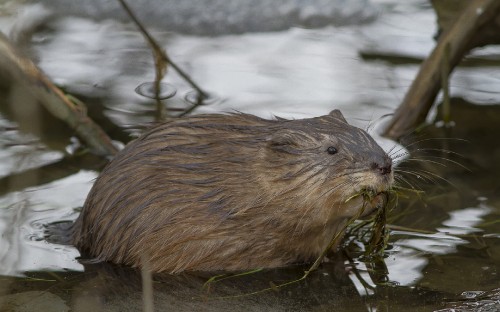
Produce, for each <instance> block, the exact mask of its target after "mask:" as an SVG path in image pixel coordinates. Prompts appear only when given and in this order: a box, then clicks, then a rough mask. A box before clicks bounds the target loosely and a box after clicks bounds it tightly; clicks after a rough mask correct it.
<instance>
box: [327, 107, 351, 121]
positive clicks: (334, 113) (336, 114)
mask: <svg viewBox="0 0 500 312" xmlns="http://www.w3.org/2000/svg"><path fill="white" fill-rule="evenodd" d="M328 115H330V116H333V117H335V118H337V119H338V120H340V121H343V122H345V123H347V120H345V118H344V115H342V113H341V112H340V110H338V109H334V110H332V111H331V112H330V113H329V114H328Z"/></svg>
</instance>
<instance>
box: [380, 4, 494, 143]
mask: <svg viewBox="0 0 500 312" xmlns="http://www.w3.org/2000/svg"><path fill="white" fill-rule="evenodd" d="M499 14H500V1H498V0H476V1H470V4H469V5H468V6H467V8H466V9H465V10H464V11H463V12H462V14H461V15H460V17H459V18H458V19H456V21H455V23H454V24H453V26H451V27H450V28H449V29H448V30H447V31H445V32H444V33H443V34H441V36H440V37H439V41H438V43H437V45H436V47H435V48H434V50H433V51H432V53H431V55H430V56H429V57H428V58H427V59H426V60H425V61H424V62H423V63H422V66H421V67H420V71H419V73H418V75H417V77H416V78H415V80H414V81H413V83H412V85H411V87H410V89H409V90H408V92H407V93H406V96H405V98H404V100H403V103H401V105H400V106H399V107H398V109H397V110H396V112H395V114H394V116H393V118H392V120H391V121H390V123H389V125H388V127H387V129H386V130H385V136H387V137H389V138H392V139H399V138H401V137H402V136H404V135H406V134H407V133H409V132H411V131H412V130H413V129H415V128H416V127H417V126H418V125H419V124H421V123H423V122H424V121H425V118H426V116H427V113H428V112H429V110H430V108H431V107H432V104H433V102H434V99H435V98H436V96H437V94H438V92H439V90H440V88H441V76H442V74H443V68H446V70H447V72H448V74H449V73H450V72H451V71H452V70H453V68H454V67H455V66H456V65H457V64H458V63H459V62H460V60H461V59H462V57H463V56H464V55H465V53H467V51H469V49H471V48H472V47H474V45H475V44H477V42H476V41H475V39H474V37H475V36H476V35H477V34H478V33H480V32H481V31H482V30H484V28H486V27H488V26H489V25H488V23H491V22H492V21H494V20H495V18H497V17H498V16H499ZM448 49H449V50H448ZM447 54H448V57H446V56H445V55H447ZM444 62H448V64H446V65H444V64H443V63H444Z"/></svg>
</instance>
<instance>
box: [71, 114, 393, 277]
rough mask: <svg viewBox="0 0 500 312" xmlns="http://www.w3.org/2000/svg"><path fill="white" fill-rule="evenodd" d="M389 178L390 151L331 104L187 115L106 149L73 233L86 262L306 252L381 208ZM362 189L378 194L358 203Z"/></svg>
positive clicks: (164, 268)
mask: <svg viewBox="0 0 500 312" xmlns="http://www.w3.org/2000/svg"><path fill="white" fill-rule="evenodd" d="M392 183H393V172H392V160H391V158H390V157H389V156H388V155H387V154H386V153H385V152H384V150H382V148H380V146H379V145H378V144H377V143H376V142H375V141H374V140H373V138H372V137H371V136H370V135H369V134H368V133H366V132H365V131H364V130H362V129H359V128H357V127H354V126H351V125H349V124H348V123H347V121H346V120H345V119H344V117H343V115H342V114H341V113H340V111H338V110H334V111H332V112H331V113H330V114H328V115H325V116H321V117H315V118H309V119H300V120H288V119H283V118H276V119H274V120H267V119H262V118H259V117H256V116H253V115H247V114H242V113H235V114H227V115H226V114H210V115H198V116H193V117H188V118H183V119H178V120H174V121H171V122H167V123H163V124H160V125H157V126H155V127H153V128H152V129H150V130H148V131H147V132H145V133H144V134H143V135H142V136H140V137H139V138H137V139H136V140H134V141H132V142H131V143H129V144H128V145H127V146H126V147H125V148H124V149H123V150H122V151H120V152H119V153H118V154H117V155H116V156H115V158H114V159H113V160H112V161H111V162H110V163H109V164H108V165H107V166H106V167H105V168H104V169H103V171H102V172H101V174H100V175H99V177H98V178H97V180H96V182H95V184H94V185H93V187H92V189H91V191H90V193H89V195H88V197H87V199H86V201H85V204H84V206H83V209H82V212H81V214H80V216H79V217H78V219H77V220H76V222H75V225H74V227H73V243H74V245H76V246H77V247H78V248H79V250H80V251H81V252H82V254H85V255H89V256H90V257H93V259H94V260H96V261H110V262H113V263H117V264H125V265H130V266H134V267H141V263H142V261H148V263H149V266H150V267H151V269H152V271H153V272H169V273H179V272H182V271H216V270H224V271H236V270H248V269H254V268H273V267H280V266H285V265H287V264H292V263H299V262H307V261H311V260H314V259H315V258H317V257H318V256H319V255H320V254H321V253H322V251H324V250H325V248H326V247H327V246H328V244H329V243H330V241H331V239H332V236H333V235H334V234H335V233H336V232H338V231H340V228H341V227H342V226H343V225H344V224H345V222H346V220H347V219H348V218H349V217H352V216H354V215H356V214H357V213H359V211H360V209H361V208H362V207H363V206H367V207H365V208H364V209H365V214H366V213H368V212H370V211H371V210H374V209H376V208H377V207H380V206H381V205H382V204H383V202H384V198H385V196H382V194H381V193H383V192H386V191H387V190H388V189H389V188H390V187H391V185H392ZM364 190H368V191H370V192H372V194H378V195H377V196H375V197H373V199H372V200H369V201H368V203H366V201H365V200H364V199H363V198H364V196H361V195H359V194H360V193H361V192H363V191H364ZM356 195H359V196H356Z"/></svg>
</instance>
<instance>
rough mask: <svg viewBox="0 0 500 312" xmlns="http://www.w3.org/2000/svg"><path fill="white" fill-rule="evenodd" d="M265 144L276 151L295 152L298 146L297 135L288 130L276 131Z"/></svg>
mask: <svg viewBox="0 0 500 312" xmlns="http://www.w3.org/2000/svg"><path fill="white" fill-rule="evenodd" d="M267 146H268V147H269V148H270V149H271V150H273V151H276V152H282V153H288V154H296V153H297V152H298V147H299V142H298V137H297V136H296V135H295V134H294V133H293V132H291V131H290V130H288V131H287V130H284V131H278V132H276V133H274V134H273V135H272V136H271V137H270V138H269V141H268V143H267Z"/></svg>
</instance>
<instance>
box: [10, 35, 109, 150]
mask: <svg viewBox="0 0 500 312" xmlns="http://www.w3.org/2000/svg"><path fill="white" fill-rule="evenodd" d="M0 71H1V72H2V74H4V75H6V76H7V77H8V80H9V82H10V84H11V85H9V87H13V86H16V87H20V88H21V89H22V90H23V91H24V90H25V92H27V93H29V94H31V95H32V96H33V97H34V98H35V99H36V100H37V101H39V102H40V103H41V104H42V106H44V107H45V108H46V109H47V111H49V112H50V113H51V114H52V115H54V116H55V117H56V118H58V119H61V120H63V121H64V122H66V123H67V124H68V125H69V126H70V127H71V128H72V129H74V130H75V132H76V134H77V135H78V137H80V138H81V139H82V140H83V141H84V142H85V143H86V144H87V145H88V147H89V148H90V149H91V150H92V151H93V152H94V153H96V154H99V155H114V154H115V153H116V152H117V151H118V149H117V148H116V147H115V146H114V145H113V143H112V142H111V139H110V138H109V137H108V135H107V134H106V133H105V132H104V131H103V130H102V129H101V127H99V125H97V124H96V123H94V121H92V119H90V118H89V117H88V116H87V114H86V108H85V107H84V106H83V105H82V104H77V103H75V102H73V101H71V100H70V99H69V98H68V97H67V96H66V95H65V94H64V93H63V92H62V91H61V90H60V89H59V88H58V87H56V86H55V85H54V84H53V83H52V82H51V81H50V79H49V78H48V77H47V76H45V75H44V74H43V73H42V72H41V71H40V70H39V69H38V67H37V66H36V65H35V64H34V63H33V62H32V61H31V60H30V59H28V58H26V57H24V56H22V54H21V53H19V52H18V51H16V49H15V48H14V47H13V46H12V45H11V43H10V42H9V40H8V39H7V38H6V37H5V36H4V35H0ZM33 117H34V118H35V117H36V116H33Z"/></svg>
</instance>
